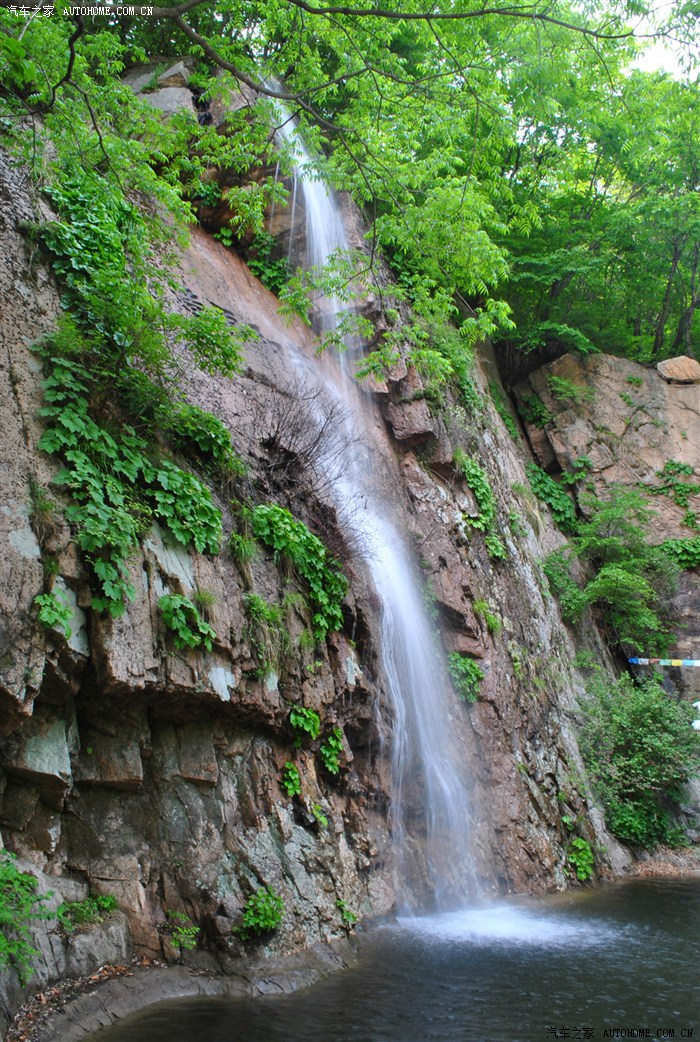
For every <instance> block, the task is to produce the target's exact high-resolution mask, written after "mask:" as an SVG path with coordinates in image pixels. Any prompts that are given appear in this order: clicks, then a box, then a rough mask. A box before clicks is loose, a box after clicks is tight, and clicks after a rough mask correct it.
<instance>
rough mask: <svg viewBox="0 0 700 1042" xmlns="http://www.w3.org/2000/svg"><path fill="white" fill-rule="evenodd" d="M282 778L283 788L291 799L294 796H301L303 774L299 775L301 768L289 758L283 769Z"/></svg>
mask: <svg viewBox="0 0 700 1042" xmlns="http://www.w3.org/2000/svg"><path fill="white" fill-rule="evenodd" d="M281 780H282V788H283V789H284V791H285V792H286V793H287V796H289V798H290V800H291V799H292V797H293V796H301V776H300V775H299V768H298V767H297V765H296V764H295V763H292V762H291V761H290V760H287V762H286V763H285V765H284V767H283V769H282V779H281Z"/></svg>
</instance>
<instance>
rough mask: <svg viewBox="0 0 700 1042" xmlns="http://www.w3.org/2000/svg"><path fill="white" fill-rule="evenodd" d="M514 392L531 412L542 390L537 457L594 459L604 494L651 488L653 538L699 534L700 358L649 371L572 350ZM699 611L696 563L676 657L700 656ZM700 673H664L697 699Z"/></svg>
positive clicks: (680, 598)
mask: <svg viewBox="0 0 700 1042" xmlns="http://www.w3.org/2000/svg"><path fill="white" fill-rule="evenodd" d="M557 381H560V382H559V383H557ZM562 382H563V383H562ZM567 385H568V386H567ZM562 388H563V390H562ZM515 391H516V396H517V398H518V399H519V401H520V403H521V405H522V407H523V412H524V413H525V414H526V415H527V414H528V412H531V409H530V410H528V403H529V402H532V400H533V398H536V399H538V400H539V401H540V402H541V403H542V406H543V408H544V412H542V411H541V410H540V418H539V422H538V423H535V422H531V423H527V424H526V429H527V435H528V438H529V441H530V443H531V445H532V448H533V451H534V453H535V456H536V458H537V460H538V462H539V463H540V464H541V465H542V466H543V467H544V468H545V469H546V470H549V471H550V472H551V473H560V472H562V471H569V472H571V471H572V470H573V469H574V467H575V464H576V461H577V460H580V459H581V458H585V459H586V460H587V461H588V466H587V470H586V479H587V481H588V482H589V483H592V485H593V488H594V489H595V491H596V493H597V494H598V495H605V494H606V491H609V490H610V489H611V488H612V487H613V486H615V485H617V486H622V487H627V488H629V487H639V488H641V489H644V490H646V491H647V492H649V493H650V506H651V507H652V508H653V511H654V516H653V517H652V520H651V523H650V537H649V538H650V541H651V542H652V543H661V542H663V541H664V540H667V539H692V538H696V537H697V535H698V531H699V529H698V524H699V523H700V517H699V516H698V512H699V511H700V494H698V493H697V492H696V491H694V490H695V489H696V488H697V487H698V484H697V483H698V469H700V468H699V467H698V464H699V462H700V449H699V447H700V366H698V364H697V362H695V361H694V360H692V359H672V360H668V361H666V362H662V363H660V364H659V366H658V367H657V369H648V368H645V367H643V366H640V365H637V364H636V363H635V362H630V361H628V360H626V359H623V358H613V357H611V356H609V355H591V356H589V357H586V358H581V357H574V356H572V355H565V356H564V357H562V358H558V359H557V360H556V361H555V362H552V363H550V364H549V365H545V366H542V367H541V368H540V369H538V370H537V371H536V372H534V373H531V374H530V376H529V377H528V379H527V381H525V382H523V383H521V384H520V385H518V387H516V389H515ZM568 391H570V392H571V393H570V394H569V393H567V392H568ZM676 464H680V467H681V468H684V470H685V472H683V470H680V469H679V468H678V467H675V472H674V466H675V465H676ZM669 466H670V467H671V469H670V470H669ZM699 610H700V586H699V584H698V573H697V570H690V571H684V572H682V573H681V576H680V582H679V589H678V593H677V595H676V597H675V599H674V604H673V611H672V615H673V618H674V619H676V620H677V626H676V640H675V645H674V649H673V657H674V658H687V659H697V658H698V656H699V652H698V647H699V645H698V640H699V639H700V627H699V626H698V618H699V614H698V612H699ZM699 673H700V671H699V670H697V669H685V670H681V669H679V668H671V669H670V671H667V672H666V674H665V675H666V677H667V679H668V681H669V682H670V683H672V684H673V685H674V686H675V687H676V688H678V689H680V690H682V691H684V692H686V693H687V694H688V695H689V696H694V697H695V698H697V696H698V692H700V675H698V674H699ZM690 700H692V698H691V699H690Z"/></svg>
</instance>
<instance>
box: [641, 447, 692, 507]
mask: <svg viewBox="0 0 700 1042" xmlns="http://www.w3.org/2000/svg"><path fill="white" fill-rule="evenodd" d="M694 474H695V470H694V468H693V467H691V465H690V464H689V463H679V462H678V461H677V460H673V459H669V460H666V462H665V463H664V465H663V468H662V469H661V470H658V471H657V472H656V476H657V478H659V479H660V484H658V485H653V486H652V487H651V488H650V489H649V491H650V492H652V493H653V494H654V495H657V496H669V497H670V498H671V499H672V500H673V502H674V503H675V504H676V506H679V507H684V508H687V506H688V501H689V499H690V497H691V496H696V495H697V494H698V492H700V485H698V484H696V483H695V482H693V481H684V480H683V478H688V477H692V476H693V475H694Z"/></svg>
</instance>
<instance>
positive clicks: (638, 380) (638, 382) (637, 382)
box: [626, 376, 644, 387]
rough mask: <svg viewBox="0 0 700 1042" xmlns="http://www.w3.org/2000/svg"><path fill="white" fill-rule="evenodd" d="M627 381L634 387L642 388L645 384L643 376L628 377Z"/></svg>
mask: <svg viewBox="0 0 700 1042" xmlns="http://www.w3.org/2000/svg"><path fill="white" fill-rule="evenodd" d="M626 379H627V383H628V384H630V385H631V386H632V387H641V386H642V384H643V383H644V378H643V377H641V376H628V377H627V378H626Z"/></svg>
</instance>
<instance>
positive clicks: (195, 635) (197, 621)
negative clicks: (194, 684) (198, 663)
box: [158, 593, 216, 651]
mask: <svg viewBox="0 0 700 1042" xmlns="http://www.w3.org/2000/svg"><path fill="white" fill-rule="evenodd" d="M158 607H159V608H160V610H161V612H162V615H163V622H164V623H165V625H166V626H167V627H168V629H169V630H171V632H172V633H173V644H174V645H175V647H176V648H183V649H184V648H199V647H202V646H204V647H205V648H206V649H207V651H211V649H212V643H213V641H215V640H216V633H215V631H214V630H213V628H212V627H211V626H210V625H209V623H208V622H205V621H204V619H203V618H202V616H201V615H200V614H199V612H198V611H197V609H196V607H195V606H194V604H193V603H192V601H190V600H188V599H187V597H182V596H181V595H180V594H179V593H167V594H165V596H163V597H161V598H160V600H159V601H158Z"/></svg>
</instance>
